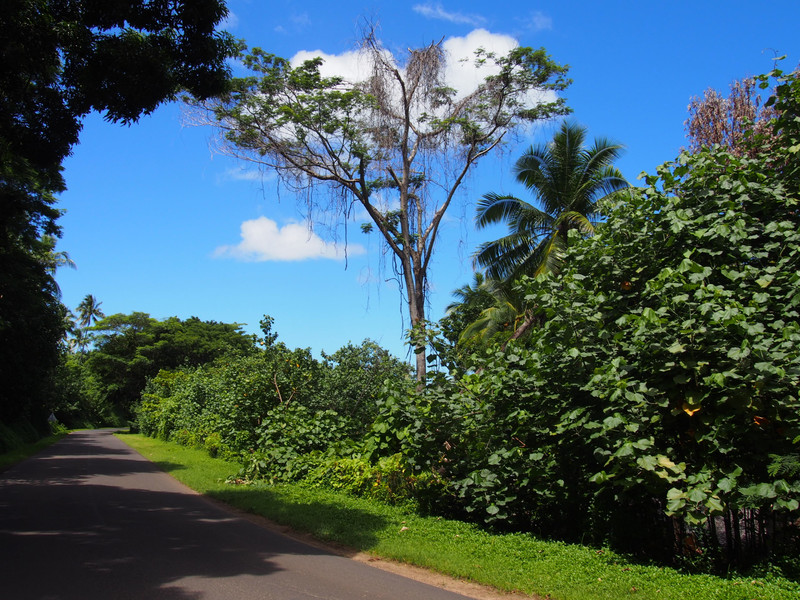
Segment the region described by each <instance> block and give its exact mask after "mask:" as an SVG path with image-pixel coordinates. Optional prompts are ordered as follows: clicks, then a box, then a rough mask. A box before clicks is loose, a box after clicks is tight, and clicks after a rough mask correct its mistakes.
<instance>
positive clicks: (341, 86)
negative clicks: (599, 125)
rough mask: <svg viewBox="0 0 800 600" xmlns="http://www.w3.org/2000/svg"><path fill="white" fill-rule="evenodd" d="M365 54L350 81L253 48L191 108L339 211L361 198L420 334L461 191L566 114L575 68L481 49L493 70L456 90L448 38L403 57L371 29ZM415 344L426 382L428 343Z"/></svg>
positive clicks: (234, 146)
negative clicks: (562, 94) (496, 155)
mask: <svg viewBox="0 0 800 600" xmlns="http://www.w3.org/2000/svg"><path fill="white" fill-rule="evenodd" d="M361 56H362V59H363V60H364V63H363V64H365V65H367V66H368V75H367V76H366V77H365V78H364V79H363V80H361V81H346V80H345V79H344V78H342V77H338V76H334V77H325V76H323V75H322V73H321V71H320V68H321V66H322V64H323V61H322V59H321V58H315V59H312V60H308V61H306V62H304V63H302V64H300V65H297V66H293V65H292V64H291V63H290V62H289V61H287V60H285V59H282V58H279V57H277V56H274V55H272V54H267V53H265V52H263V51H261V50H260V49H254V50H252V52H250V53H249V54H248V55H246V56H243V60H244V63H245V65H247V67H249V68H250V70H251V71H253V72H254V74H255V75H254V76H253V77H248V78H243V79H237V80H235V81H234V82H233V87H232V90H231V91H230V92H229V93H228V94H227V95H225V96H223V97H220V98H218V99H216V100H214V101H210V102H203V103H200V102H195V103H194V106H196V107H199V108H201V109H204V112H201V114H202V115H205V120H206V122H210V123H213V124H215V125H216V126H217V127H218V128H219V131H220V132H221V134H222V135H221V136H220V139H221V142H222V144H221V148H222V150H223V151H224V152H226V153H228V154H230V155H233V156H236V157H238V158H241V159H244V160H248V161H253V162H255V163H258V164H259V165H262V166H266V167H268V168H270V169H274V170H275V171H277V173H278V174H279V175H280V177H281V181H282V182H283V183H284V184H286V185H287V186H288V187H289V189H291V190H294V191H303V192H312V191H321V192H323V194H322V197H324V198H326V199H327V200H328V201H329V202H328V204H325V205H323V204H316V203H314V204H311V205H310V206H312V207H318V208H324V209H325V210H327V211H329V212H331V213H334V214H339V215H341V217H342V219H346V217H347V215H348V214H350V211H351V210H352V208H353V207H354V206H360V207H361V208H362V209H363V210H364V211H366V213H367V214H368V215H369V217H370V219H371V221H372V222H371V223H370V224H369V226H368V229H371V228H372V227H373V226H374V228H377V230H378V231H379V232H380V234H381V236H382V239H383V242H384V243H385V244H386V246H387V247H388V249H389V250H390V253H391V255H392V256H393V260H394V262H393V264H394V266H395V268H396V270H397V273H398V276H399V279H400V280H401V281H402V283H403V290H404V293H405V298H404V299H405V301H406V303H407V304H408V311H409V317H410V322H411V326H412V332H413V331H419V329H420V328H422V327H424V324H425V322H426V321H425V302H426V294H427V290H428V269H429V265H430V259H431V256H432V255H433V250H434V245H435V242H436V239H437V235H438V233H439V229H440V226H441V223H442V219H443V217H444V215H445V212H446V211H447V209H448V208H449V207H450V205H451V203H452V201H453V198H454V196H455V194H456V191H457V190H458V189H459V187H460V186H461V185H462V183H463V182H464V179H465V178H466V176H467V174H468V173H469V171H470V170H471V169H472V167H474V166H475V164H476V163H477V162H478V161H479V160H480V159H481V158H483V157H484V156H486V155H487V154H489V153H490V152H491V151H492V150H494V149H495V148H497V147H498V145H500V144H501V142H502V141H503V140H504V138H505V137H506V136H507V134H508V133H509V132H510V131H512V130H514V129H515V128H517V127H519V126H521V125H523V124H525V123H530V122H533V121H537V120H540V119H546V118H549V117H552V116H554V115H561V114H565V113H566V112H568V109H567V108H566V107H565V104H564V100H563V99H562V98H559V97H557V94H556V93H557V92H559V91H561V90H563V89H564V88H565V87H566V86H567V85H568V84H569V80H568V79H566V76H565V74H566V70H567V69H566V67H562V66H559V65H557V64H556V63H554V62H553V61H552V60H551V59H550V57H549V56H548V55H547V54H546V52H545V51H544V50H543V49H539V50H533V49H531V48H515V49H514V50H512V51H511V52H509V53H508V54H507V55H504V56H497V55H496V54H494V53H491V52H486V51H484V50H479V51H477V52H476V54H475V56H474V57H473V58H474V61H475V65H476V68H477V67H484V68H486V71H485V72H488V73H490V74H489V75H487V76H486V77H485V78H484V79H483V80H482V82H481V83H480V84H479V85H478V86H477V87H476V88H475V89H472V90H455V89H453V88H452V87H449V85H448V84H449V82H448V81H446V80H445V74H446V66H447V56H446V53H445V51H444V47H443V41H440V42H437V43H431V44H430V45H428V46H425V47H423V48H418V49H409V50H408V53H407V55H406V56H405V57H404V58H403V59H402V60H400V59H398V58H396V57H395V56H393V55H392V54H391V53H390V52H389V51H388V50H386V49H385V48H384V47H383V46H382V45H381V44H380V42H379V41H378V40H377V39H376V38H375V36H374V35H373V34H371V33H370V34H368V35H366V36H365V39H364V41H363V45H362V48H361ZM209 117H210V118H209ZM306 197H308V198H312V199H316V198H317V197H318V196H313V195H308V196H306ZM413 339H418V338H415V337H414V336H413V335H412V340H413ZM419 339H421V336H420V337H419ZM412 343H413V344H414V346H415V352H416V372H417V378H418V380H420V381H423V380H424V379H425V375H426V355H425V344H424V342H422V341H416V342H413V341H412Z"/></svg>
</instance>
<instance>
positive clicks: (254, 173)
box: [221, 167, 275, 181]
mask: <svg viewBox="0 0 800 600" xmlns="http://www.w3.org/2000/svg"><path fill="white" fill-rule="evenodd" d="M274 177H275V176H274V174H272V173H270V172H265V170H263V169H261V170H257V169H253V168H246V167H231V168H228V169H225V172H224V173H223V174H222V176H221V178H222V179H223V180H225V181H231V180H233V181H264V180H267V179H273V178H274Z"/></svg>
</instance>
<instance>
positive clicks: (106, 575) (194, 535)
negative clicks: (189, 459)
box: [0, 434, 325, 600]
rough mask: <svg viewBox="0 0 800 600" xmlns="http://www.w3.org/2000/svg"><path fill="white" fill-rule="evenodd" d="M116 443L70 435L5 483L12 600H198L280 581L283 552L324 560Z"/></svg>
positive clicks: (0, 551) (2, 547)
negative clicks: (229, 587) (237, 584)
mask: <svg viewBox="0 0 800 600" xmlns="http://www.w3.org/2000/svg"><path fill="white" fill-rule="evenodd" d="M110 439H113V438H112V437H111V436H110V435H109V436H108V438H106V437H105V436H88V435H87V436H81V435H79V434H73V435H70V436H68V437H67V438H65V439H64V440H62V441H61V442H59V443H57V444H55V445H54V446H51V447H50V448H48V449H47V450H46V451H45V452H43V453H42V454H40V455H39V456H37V457H36V459H34V460H30V461H26V462H24V463H21V464H19V465H17V466H15V467H14V468H12V469H10V470H9V471H6V472H5V473H4V474H3V475H2V476H0V569H1V570H2V576H1V577H2V584H1V585H2V596H3V597H4V598H14V599H17V600H19V599H26V598H36V599H58V598H82V599H89V600H90V599H93V598H103V599H106V598H115V599H118V598H137V599H138V598H147V599H150V598H163V599H167V600H189V599H197V598H200V597H204V595H203V593H201V592H199V591H197V590H198V589H200V588H207V587H209V586H210V587H211V588H212V589H213V588H214V586H215V584H214V583H213V582H214V580H217V579H219V580H222V579H228V578H232V577H238V576H263V575H271V574H274V573H278V572H280V571H281V570H283V568H282V567H281V566H279V565H278V564H277V563H276V561H275V560H274V558H275V556H276V553H278V552H280V555H282V556H285V555H287V553H288V554H302V555H304V556H308V555H313V554H325V553H324V552H323V551H322V550H319V549H316V548H314V547H312V546H307V545H305V544H301V543H299V542H293V541H292V540H288V541H286V540H283V539H279V538H278V536H277V535H276V534H275V533H273V532H270V531H268V530H266V529H262V528H254V527H253V525H252V524H251V523H249V522H247V521H244V520H242V519H238V518H236V517H234V516H232V515H230V514H228V513H226V512H224V511H221V510H219V508H218V507H215V506H213V505H212V504H211V503H210V502H208V501H207V500H205V499H203V498H202V497H200V496H196V495H193V494H187V493H185V492H183V491H181V490H180V489H178V488H179V486H178V484H176V483H175V482H174V481H173V480H171V479H170V478H168V477H166V476H164V475H163V474H161V472H160V471H159V469H158V468H157V466H156V465H154V464H152V463H150V462H148V461H147V460H144V459H142V458H139V456H138V455H137V454H135V453H133V452H132V451H130V450H127V449H126V448H123V447H117V446H116V444H120V446H121V442H118V441H116V444H115V443H113V442H111V441H110ZM156 474H160V475H161V476H160V477H154V475H156ZM278 549H279V550H278ZM201 580H202V581H201ZM217 585H221V584H217ZM265 597H269V596H265Z"/></svg>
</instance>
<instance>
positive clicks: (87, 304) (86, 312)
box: [78, 294, 105, 327]
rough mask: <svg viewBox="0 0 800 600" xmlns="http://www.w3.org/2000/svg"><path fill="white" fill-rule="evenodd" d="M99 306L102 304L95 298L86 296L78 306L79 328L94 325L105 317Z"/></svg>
mask: <svg viewBox="0 0 800 600" xmlns="http://www.w3.org/2000/svg"><path fill="white" fill-rule="evenodd" d="M101 304H102V302H98V301H97V298H95V297H94V296H92V295H91V294H86V297H85V298H84V299H83V300H81V303H80V304H79V305H78V324H79V325H80V326H81V327H88V326H89V325H91V324H92V323H93V322H94V323H96V322H97V321H99V320H100V319H102V318H103V317H105V315H104V314H103V311H102V310H100V305H101Z"/></svg>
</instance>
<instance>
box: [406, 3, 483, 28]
mask: <svg viewBox="0 0 800 600" xmlns="http://www.w3.org/2000/svg"><path fill="white" fill-rule="evenodd" d="M412 10H413V11H414V12H415V13H418V14H420V15H422V16H423V17H426V18H428V19H439V20H441V21H449V22H450V23H459V24H465V25H473V26H475V27H477V26H480V25H483V24H484V23H485V22H486V19H484V18H483V17H482V16H480V15H466V14H464V13H460V12H450V11H448V10H445V8H444V7H443V6H442V5H441V4H439V3H438V2H437V3H436V4H434V3H432V2H428V3H426V4H415V5H414V6H413V7H412Z"/></svg>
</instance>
